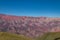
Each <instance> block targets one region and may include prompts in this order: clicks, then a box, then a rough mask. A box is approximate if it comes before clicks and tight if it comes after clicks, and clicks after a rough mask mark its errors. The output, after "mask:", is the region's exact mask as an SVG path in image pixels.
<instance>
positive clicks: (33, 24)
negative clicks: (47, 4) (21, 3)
mask: <svg viewBox="0 0 60 40" xmlns="http://www.w3.org/2000/svg"><path fill="white" fill-rule="evenodd" d="M58 28H60V18H48V17H27V16H13V15H12V16H11V15H5V14H0V31H1V32H9V33H16V34H22V35H25V36H29V37H38V36H41V35H43V34H44V33H47V32H60V31H59V30H58Z"/></svg>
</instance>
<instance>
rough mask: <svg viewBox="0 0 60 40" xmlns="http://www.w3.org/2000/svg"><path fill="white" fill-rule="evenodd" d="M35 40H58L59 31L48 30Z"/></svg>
mask: <svg viewBox="0 0 60 40" xmlns="http://www.w3.org/2000/svg"><path fill="white" fill-rule="evenodd" d="M37 40H60V32H50V33H46V34H44V35H43V36H42V37H38V38H37Z"/></svg>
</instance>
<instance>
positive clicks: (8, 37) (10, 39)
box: [0, 32, 32, 40]
mask: <svg viewBox="0 0 60 40" xmlns="http://www.w3.org/2000/svg"><path fill="white" fill-rule="evenodd" d="M0 40H32V39H31V38H28V37H25V36H23V35H17V34H11V33H6V32H0Z"/></svg>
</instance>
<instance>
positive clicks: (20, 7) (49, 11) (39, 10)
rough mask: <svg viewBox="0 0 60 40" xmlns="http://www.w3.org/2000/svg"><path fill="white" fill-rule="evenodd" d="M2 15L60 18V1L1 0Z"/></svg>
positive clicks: (0, 10) (0, 11) (0, 9)
mask: <svg viewBox="0 0 60 40" xmlns="http://www.w3.org/2000/svg"><path fill="white" fill-rule="evenodd" d="M0 13H2V14H8V15H17V16H35V17H37V16H38V17H40V16H44V17H60V1H59V0H0Z"/></svg>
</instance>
